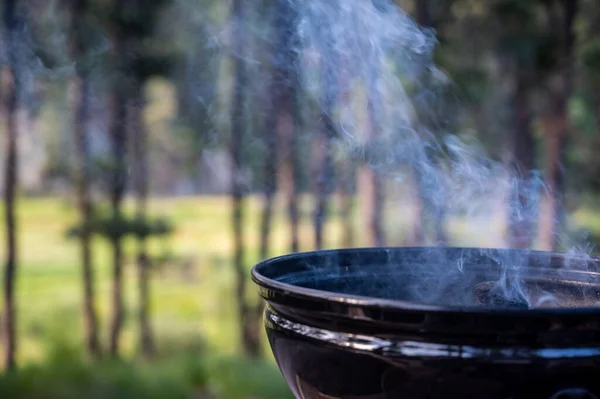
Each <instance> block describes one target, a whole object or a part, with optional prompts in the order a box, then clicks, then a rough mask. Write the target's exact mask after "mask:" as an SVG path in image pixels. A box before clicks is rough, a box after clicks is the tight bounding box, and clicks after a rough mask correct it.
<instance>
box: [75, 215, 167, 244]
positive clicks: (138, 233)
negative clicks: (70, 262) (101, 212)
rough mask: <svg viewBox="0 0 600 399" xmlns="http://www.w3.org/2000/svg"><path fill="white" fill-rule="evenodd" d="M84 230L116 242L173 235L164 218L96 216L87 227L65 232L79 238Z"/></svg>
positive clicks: (79, 225) (77, 226) (80, 226)
mask: <svg viewBox="0 0 600 399" xmlns="http://www.w3.org/2000/svg"><path fill="white" fill-rule="evenodd" d="M84 228H87V231H88V232H89V233H90V234H92V235H94V234H95V235H98V236H100V237H103V238H106V239H109V240H116V239H120V238H124V237H127V236H132V237H136V238H148V237H164V236H168V235H170V234H172V233H173V230H174V226H173V224H172V223H171V222H170V221H169V220H168V219H167V218H164V217H155V218H152V219H143V220H141V219H138V218H128V217H125V216H122V215H120V216H117V217H114V216H110V215H109V216H98V215H97V214H95V215H93V216H92V217H91V218H90V222H89V224H88V225H87V226H83V225H81V224H78V225H75V226H72V227H70V228H69V229H68V230H67V236H68V237H71V238H72V237H81V235H82V233H83V231H84Z"/></svg>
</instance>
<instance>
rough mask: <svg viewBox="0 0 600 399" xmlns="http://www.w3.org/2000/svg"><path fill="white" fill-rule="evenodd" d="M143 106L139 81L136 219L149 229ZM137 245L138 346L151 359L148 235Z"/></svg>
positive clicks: (134, 115) (133, 111) (133, 122)
mask: <svg viewBox="0 0 600 399" xmlns="http://www.w3.org/2000/svg"><path fill="white" fill-rule="evenodd" d="M144 105H145V100H144V88H143V82H137V83H136V85H135V88H134V93H133V94H132V102H131V106H130V107H129V112H130V116H131V118H130V119H129V121H130V124H129V126H130V127H131V133H132V138H133V156H134V161H133V165H134V168H135V169H134V171H133V175H134V176H135V194H136V219H137V221H138V223H139V224H140V226H146V225H147V223H148V221H147V205H148V204H147V203H148V160H147V157H148V139H147V134H146V128H145V124H144V115H143V111H144ZM137 245H138V248H137V266H138V290H139V294H138V295H139V309H138V318H139V329H140V330H139V334H140V337H139V343H140V349H141V352H142V355H143V356H144V357H145V358H151V357H152V356H153V355H154V339H153V334H152V325H151V323H150V314H151V312H150V259H149V256H148V249H147V243H146V236H145V235H139V236H138V242H137Z"/></svg>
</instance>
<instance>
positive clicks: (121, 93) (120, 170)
mask: <svg viewBox="0 0 600 399" xmlns="http://www.w3.org/2000/svg"><path fill="white" fill-rule="evenodd" d="M116 7H118V6H116ZM114 29H115V31H114V32H113V35H114V36H113V38H112V40H113V41H112V46H113V48H112V51H113V54H112V55H113V57H114V58H113V61H114V62H115V70H116V72H117V76H115V77H114V78H113V81H112V82H111V83H112V85H113V87H112V92H111V93H110V100H109V101H110V105H109V106H110V112H111V115H110V122H109V123H110V135H111V145H112V158H113V159H112V162H113V165H112V168H113V170H112V181H111V188H110V191H111V192H110V201H111V206H112V213H113V215H112V216H113V220H114V221H115V222H116V223H118V224H119V225H120V224H121V223H122V220H123V215H122V210H121V207H122V202H123V196H124V194H125V182H126V175H125V146H126V125H125V121H126V117H127V98H126V94H125V89H124V87H123V85H124V82H123V80H122V77H121V76H119V75H118V74H119V73H122V71H121V70H120V68H119V65H118V59H119V57H120V56H121V55H122V53H123V43H122V37H121V32H120V30H119V28H118V27H116V26H115V27H114ZM111 244H112V251H113V275H112V278H113V291H112V302H113V304H112V305H113V309H112V311H113V314H112V320H111V328H110V345H109V347H110V354H111V356H113V357H118V356H119V341H120V338H121V330H122V325H123V298H122V291H123V281H122V280H123V248H122V235H121V232H118V233H117V234H116V235H115V236H113V237H112V238H111Z"/></svg>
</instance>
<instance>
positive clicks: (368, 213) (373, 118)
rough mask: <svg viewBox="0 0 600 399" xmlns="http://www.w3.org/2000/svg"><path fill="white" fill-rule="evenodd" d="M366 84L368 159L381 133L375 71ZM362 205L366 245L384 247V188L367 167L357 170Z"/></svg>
mask: <svg viewBox="0 0 600 399" xmlns="http://www.w3.org/2000/svg"><path fill="white" fill-rule="evenodd" d="M369 79H370V82H369V83H368V102H367V118H368V120H367V126H366V129H365V133H366V137H365V142H366V145H367V151H368V152H369V155H368V156H367V159H370V158H371V156H372V155H373V154H372V153H371V152H372V151H373V149H375V148H376V147H377V141H378V139H379V137H380V134H381V132H380V131H379V130H380V129H379V120H378V118H379V116H378V115H377V114H378V110H379V106H378V104H377V102H378V101H379V93H378V92H377V88H376V87H377V82H376V79H377V71H373V72H372V76H370V77H369ZM358 182H359V187H360V192H361V197H362V204H361V208H362V209H361V211H362V212H363V213H364V216H365V218H366V222H365V226H366V236H367V239H368V243H367V245H370V246H376V247H380V246H384V245H385V235H384V227H383V206H384V201H385V188H384V184H383V180H382V178H381V176H380V174H379V172H378V171H377V170H375V169H374V168H373V167H371V166H369V165H363V166H361V167H360V170H359V177H358Z"/></svg>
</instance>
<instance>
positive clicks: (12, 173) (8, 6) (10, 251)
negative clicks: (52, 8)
mask: <svg viewBox="0 0 600 399" xmlns="http://www.w3.org/2000/svg"><path fill="white" fill-rule="evenodd" d="M15 3H16V0H5V1H4V39H5V46H6V48H7V54H8V65H7V71H6V75H7V76H6V77H5V78H6V87H5V90H4V93H5V111H6V141H5V148H6V164H5V167H4V172H5V176H4V182H5V187H4V207H5V208H4V211H5V214H4V217H5V228H6V264H5V269H4V329H5V330H4V338H5V339H6V342H5V360H4V364H5V367H6V369H7V370H9V371H11V370H14V369H15V367H16V359H15V355H16V352H17V336H16V323H17V321H16V317H17V315H16V304H15V297H14V287H15V279H16V272H17V231H16V230H17V221H16V215H15V207H16V200H15V195H16V190H17V176H18V175H17V163H18V160H17V107H18V105H19V89H20V87H19V79H18V76H17V74H18V70H17V65H16V63H17V56H16V51H17V49H16V43H15V40H16V38H15V24H16V15H15V11H16V10H15V7H16V4H15Z"/></svg>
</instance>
